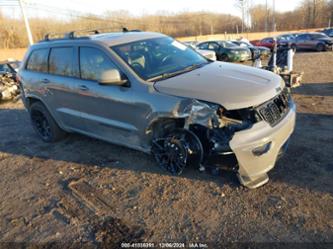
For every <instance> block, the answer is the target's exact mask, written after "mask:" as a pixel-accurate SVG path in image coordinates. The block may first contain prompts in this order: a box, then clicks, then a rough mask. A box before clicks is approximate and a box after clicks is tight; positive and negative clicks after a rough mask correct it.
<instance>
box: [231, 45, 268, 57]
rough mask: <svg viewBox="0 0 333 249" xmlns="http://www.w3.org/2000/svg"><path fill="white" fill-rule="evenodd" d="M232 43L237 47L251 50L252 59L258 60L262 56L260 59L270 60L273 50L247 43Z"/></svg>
mask: <svg viewBox="0 0 333 249" xmlns="http://www.w3.org/2000/svg"><path fill="white" fill-rule="evenodd" d="M231 42H232V43H234V44H236V45H237V46H240V47H245V48H248V49H250V51H251V57H252V59H256V58H258V56H260V58H268V57H269V56H270V54H271V50H270V49H269V48H266V47H262V46H254V45H252V44H251V43H249V42H245V41H231Z"/></svg>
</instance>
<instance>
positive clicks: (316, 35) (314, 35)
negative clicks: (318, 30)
mask: <svg viewBox="0 0 333 249" xmlns="http://www.w3.org/2000/svg"><path fill="white" fill-rule="evenodd" d="M311 38H312V39H323V38H327V36H326V35H324V34H313V35H311Z"/></svg>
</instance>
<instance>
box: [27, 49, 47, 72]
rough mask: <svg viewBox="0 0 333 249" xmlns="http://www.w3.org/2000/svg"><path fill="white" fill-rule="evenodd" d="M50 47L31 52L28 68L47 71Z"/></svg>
mask: <svg viewBox="0 0 333 249" xmlns="http://www.w3.org/2000/svg"><path fill="white" fill-rule="evenodd" d="M48 55H49V49H48V48H45V49H38V50H34V51H32V52H31V54H30V56H29V59H28V62H27V66H26V69H27V70H30V71H35V72H42V73H47V58H48Z"/></svg>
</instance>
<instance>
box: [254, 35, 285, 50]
mask: <svg viewBox="0 0 333 249" xmlns="http://www.w3.org/2000/svg"><path fill="white" fill-rule="evenodd" d="M275 39H276V40H277V45H278V46H280V45H286V44H287V43H288V42H289V41H288V40H287V39H285V38H283V37H281V36H278V37H275ZM250 42H251V44H253V45H254V46H262V47H266V48H269V49H273V47H274V45H275V42H276V41H275V40H274V37H266V38H264V39H262V40H253V41H250Z"/></svg>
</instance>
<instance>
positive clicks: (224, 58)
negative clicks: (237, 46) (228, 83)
mask: <svg viewBox="0 0 333 249" xmlns="http://www.w3.org/2000/svg"><path fill="white" fill-rule="evenodd" d="M220 61H229V57H228V55H226V54H222V55H221V57H220Z"/></svg>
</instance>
